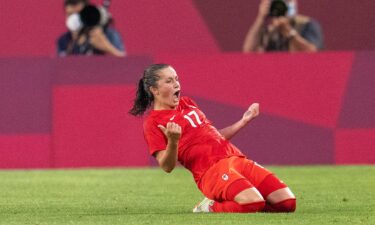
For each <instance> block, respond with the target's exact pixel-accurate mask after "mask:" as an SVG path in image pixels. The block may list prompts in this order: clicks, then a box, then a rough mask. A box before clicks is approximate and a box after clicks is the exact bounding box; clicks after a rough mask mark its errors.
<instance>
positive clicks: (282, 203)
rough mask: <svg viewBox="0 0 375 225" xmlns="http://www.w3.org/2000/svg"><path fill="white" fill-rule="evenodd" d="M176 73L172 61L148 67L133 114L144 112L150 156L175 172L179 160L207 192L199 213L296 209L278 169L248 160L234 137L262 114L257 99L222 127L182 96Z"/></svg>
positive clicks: (194, 210) (285, 210)
mask: <svg viewBox="0 0 375 225" xmlns="http://www.w3.org/2000/svg"><path fill="white" fill-rule="evenodd" d="M180 93H181V86H180V83H179V80H178V76H177V73H176V71H175V70H174V69H173V67H171V66H170V65H167V64H153V65H150V66H149V67H147V68H146V69H145V71H144V74H143V77H142V78H141V79H140V80H139V83H138V89H137V93H136V98H135V100H134V105H133V108H132V109H131V110H130V111H129V113H130V114H132V115H135V116H137V115H143V114H144V113H145V111H146V110H148V108H152V110H150V112H149V114H148V115H147V117H146V118H145V120H144V125H143V128H144V135H145V139H146V142H147V144H148V147H149V151H150V154H151V155H153V156H154V157H155V158H156V160H157V161H158V163H159V165H160V167H161V168H162V169H163V170H164V171H165V172H167V173H170V172H171V171H172V170H173V169H174V168H175V167H176V163H177V160H178V161H179V162H180V163H181V164H182V165H183V166H184V167H185V168H187V169H188V170H190V172H191V173H192V174H193V176H194V180H195V182H196V184H197V186H198V188H199V189H200V190H201V192H202V193H203V194H204V195H205V196H206V198H205V199H203V201H202V202H201V203H199V204H198V205H197V206H195V208H194V209H193V212H240V213H251V212H259V211H264V212H294V211H295V209H296V198H295V196H294V195H293V193H292V192H291V191H290V189H289V188H288V187H287V186H286V185H285V184H284V183H283V182H282V181H281V180H279V179H278V178H277V177H276V176H275V175H274V174H272V172H270V171H269V170H267V169H265V168H264V167H262V166H260V165H259V164H257V163H255V162H254V161H252V160H250V159H248V158H246V156H245V155H244V154H242V153H241V151H240V150H239V149H238V148H236V147H235V146H234V145H233V144H231V143H230V142H229V140H230V139H231V138H232V137H233V136H234V135H235V134H236V133H237V132H238V131H239V130H240V129H241V128H243V127H244V126H246V125H247V124H248V123H249V122H250V121H251V120H252V119H254V118H255V117H257V116H258V114H259V104H258V103H253V104H252V105H250V107H249V108H248V110H247V111H246V112H245V113H244V114H243V116H242V118H241V119H240V120H239V121H238V122H236V123H234V124H233V125H231V126H228V127H226V128H224V129H221V130H217V129H216V128H215V127H214V126H213V125H212V124H211V122H210V121H209V120H208V119H207V118H206V116H205V115H204V114H203V112H202V111H201V110H200V109H199V108H198V106H197V104H196V103H195V102H194V101H193V100H192V99H190V98H188V97H181V96H180Z"/></svg>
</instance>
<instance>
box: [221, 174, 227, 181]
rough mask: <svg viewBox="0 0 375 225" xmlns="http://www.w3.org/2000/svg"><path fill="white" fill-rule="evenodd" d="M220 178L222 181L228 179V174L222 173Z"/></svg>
mask: <svg viewBox="0 0 375 225" xmlns="http://www.w3.org/2000/svg"><path fill="white" fill-rule="evenodd" d="M221 179H223V180H224V181H227V180H229V176H228V175H227V174H226V173H224V174H223V176H221Z"/></svg>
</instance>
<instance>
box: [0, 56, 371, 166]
mask: <svg viewBox="0 0 375 225" xmlns="http://www.w3.org/2000/svg"><path fill="white" fill-rule="evenodd" d="M374 60H375V52H325V53H318V54H267V55H258V54H249V55H243V54H234V53H233V54H207V55H201V54H200V55H194V54H189V55H175V54H164V55H153V56H130V57H127V58H125V59H117V58H111V57H92V58H88V57H76V58H65V59H59V58H47V57H37V58H22V57H11V58H6V57H3V58H1V59H0V71H1V72H0V155H1V160H0V168H7V169H10V168H75V167H123V166H149V165H153V161H152V160H151V158H150V156H149V155H148V153H147V147H146V145H145V142H144V139H143V133H142V119H141V118H134V117H131V116H130V115H128V114H127V111H128V110H129V109H130V107H131V105H132V101H133V98H134V91H135V85H136V83H137V81H138V79H139V77H140V75H141V74H142V71H143V68H144V67H145V66H146V65H148V64H151V63H154V62H167V63H169V64H171V65H173V66H174V67H175V69H176V70H177V72H178V74H179V76H180V79H181V86H182V95H187V96H190V97H192V98H193V99H194V100H196V102H197V103H198V104H199V105H200V107H201V109H202V110H203V111H204V112H205V113H206V115H207V117H208V118H209V119H210V120H211V121H212V122H213V123H214V125H215V126H216V127H218V128H222V127H224V126H226V125H229V124H231V123H233V122H235V121H236V120H237V119H239V118H240V117H241V116H242V113H243V112H244V111H245V110H246V108H247V107H248V106H249V104H250V103H252V102H259V103H260V105H261V116H260V117H259V118H257V119H256V120H254V121H253V122H252V124H251V125H250V126H248V127H246V128H245V129H244V130H242V131H241V132H240V133H239V134H238V135H237V136H236V137H235V138H234V139H233V143H234V144H235V145H237V146H238V147H239V148H240V149H241V150H242V151H243V152H244V153H245V154H246V155H248V156H249V157H250V158H252V159H254V160H256V161H258V162H259V163H262V164H280V165H304V164H373V163H375V151H374V148H375V113H374V111H375V104H374V102H375V89H374V87H375V77H374V76H373V74H374V73H375V67H374V66H373V62H374Z"/></svg>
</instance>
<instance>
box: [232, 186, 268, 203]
mask: <svg viewBox="0 0 375 225" xmlns="http://www.w3.org/2000/svg"><path fill="white" fill-rule="evenodd" d="M234 200H235V201H236V202H237V203H238V204H240V205H244V204H250V203H255V202H264V199H263V197H262V195H261V194H260V193H259V191H258V190H257V189H256V188H254V187H253V188H248V189H246V190H243V191H242V192H240V193H239V194H237V195H236V197H235V198H234Z"/></svg>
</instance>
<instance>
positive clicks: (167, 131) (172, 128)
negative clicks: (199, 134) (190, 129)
mask: <svg viewBox="0 0 375 225" xmlns="http://www.w3.org/2000/svg"><path fill="white" fill-rule="evenodd" d="M158 127H159V128H160V130H161V131H162V132H163V133H164V135H165V136H166V137H167V138H168V141H175V142H177V141H178V140H179V139H180V137H181V127H180V125H178V124H177V123H174V122H168V123H167V127H164V126H163V125H158Z"/></svg>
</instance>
